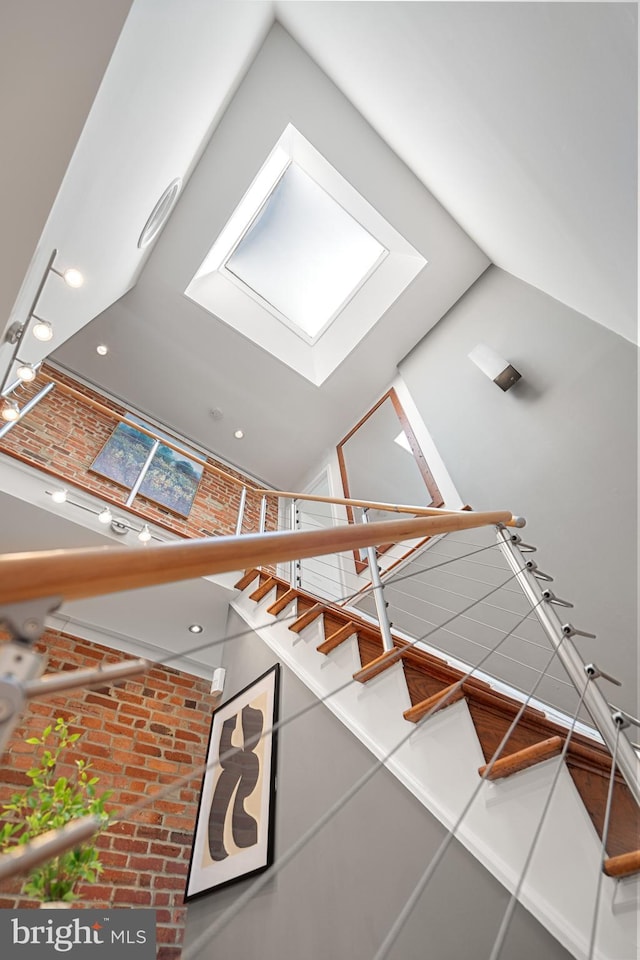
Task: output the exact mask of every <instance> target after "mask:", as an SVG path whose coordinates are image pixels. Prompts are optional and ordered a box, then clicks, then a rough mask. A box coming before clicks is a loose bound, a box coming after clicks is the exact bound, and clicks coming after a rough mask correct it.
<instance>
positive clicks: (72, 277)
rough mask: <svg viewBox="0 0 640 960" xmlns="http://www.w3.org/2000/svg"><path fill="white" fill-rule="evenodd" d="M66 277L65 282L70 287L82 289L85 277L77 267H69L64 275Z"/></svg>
mask: <svg viewBox="0 0 640 960" xmlns="http://www.w3.org/2000/svg"><path fill="white" fill-rule="evenodd" d="M62 276H63V277H64V282H65V283H66V285H67V286H68V287H81V286H82V284H83V283H84V277H83V276H82V274H81V273H80V271H79V270H76V268H75V267H69V269H68V270H65V271H64V273H63V274H62Z"/></svg>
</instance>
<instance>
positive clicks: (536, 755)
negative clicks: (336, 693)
mask: <svg viewBox="0 0 640 960" xmlns="http://www.w3.org/2000/svg"><path fill="white" fill-rule="evenodd" d="M563 745H564V741H563V739H562V737H549V738H548V739H547V740H542V741H541V742H540V743H534V744H532V746H530V747H524V749H522V750H517V751H516V752H515V753H510V754H509V755H508V756H507V757H500V758H499V759H498V760H496V761H495V763H494V764H493V767H492V768H491V770H490V771H489V773H487V775H486V778H487V780H500V779H501V778H502V777H508V776H510V775H511V774H512V773H518V772H519V771H520V770H527V769H528V768H529V767H533V766H535V764H537V763H542V761H543V760H549V759H550V758H551V757H557V756H558V754H559V753H561V752H562V747H563ZM488 766H489V764H487V763H485V764H483V765H482V766H481V767H479V768H478V773H479V774H480V776H481V777H482V776H484V774H485V771H486V770H487V768H488Z"/></svg>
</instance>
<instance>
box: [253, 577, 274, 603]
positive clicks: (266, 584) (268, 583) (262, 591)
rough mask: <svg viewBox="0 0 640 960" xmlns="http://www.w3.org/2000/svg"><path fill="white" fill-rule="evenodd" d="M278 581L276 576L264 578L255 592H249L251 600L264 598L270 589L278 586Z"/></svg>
mask: <svg viewBox="0 0 640 960" xmlns="http://www.w3.org/2000/svg"><path fill="white" fill-rule="evenodd" d="M276 584H277V581H276V580H275V578H274V577H267V579H266V580H263V581H262V583H261V584H260V586H259V587H257V588H256V589H255V590H254V591H253V593H250V594H249V599H251V600H256V601H258V600H262V598H263V597H266V595H267V594H268V593H269V591H270V590H273V588H274V587H275V586H276Z"/></svg>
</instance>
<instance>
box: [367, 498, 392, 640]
mask: <svg viewBox="0 0 640 960" xmlns="http://www.w3.org/2000/svg"><path fill="white" fill-rule="evenodd" d="M362 522H363V523H368V522H369V518H368V517H367V510H363V511H362ZM365 549H366V553H367V560H368V561H369V573H370V574H371V584H372V586H373V599H374V601H375V605H376V614H377V617H378V624H379V626H380V633H381V635H382V649H383V650H384V651H385V653H386V652H387V651H389V650H393V637H392V636H391V624H390V623H389V617H388V615H387V603H386V601H385V599H384V587H383V585H382V580H381V579H380V568H379V566H378V555H377V553H376V548H375V547H366V548H365Z"/></svg>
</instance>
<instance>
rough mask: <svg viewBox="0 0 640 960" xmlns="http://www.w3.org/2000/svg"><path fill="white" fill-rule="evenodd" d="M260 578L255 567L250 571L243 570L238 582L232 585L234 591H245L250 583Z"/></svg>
mask: <svg viewBox="0 0 640 960" xmlns="http://www.w3.org/2000/svg"><path fill="white" fill-rule="evenodd" d="M259 576H260V571H259V570H258V569H257V567H252V568H251V570H245V572H244V573H243V575H242V576H241V577H240V579H239V580H238V582H237V583H236V584H234V586H235V588H236V590H246V588H247V587H248V586H249V584H250V583H253V581H254V580H255V579H256V577H259Z"/></svg>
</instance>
